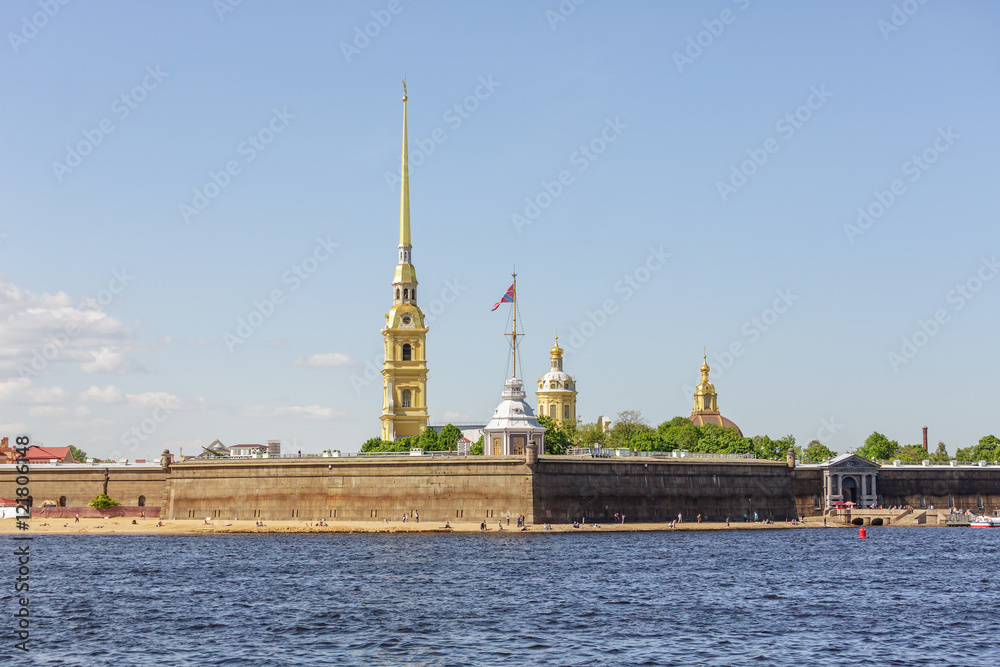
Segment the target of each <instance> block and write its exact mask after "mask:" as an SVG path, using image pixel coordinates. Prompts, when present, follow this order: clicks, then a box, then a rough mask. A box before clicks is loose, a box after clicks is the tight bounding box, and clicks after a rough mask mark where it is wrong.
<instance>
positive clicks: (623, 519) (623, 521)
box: [622, 512, 625, 524]
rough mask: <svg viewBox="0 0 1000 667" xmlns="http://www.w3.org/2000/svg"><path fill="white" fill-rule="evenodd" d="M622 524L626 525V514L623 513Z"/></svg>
mask: <svg viewBox="0 0 1000 667" xmlns="http://www.w3.org/2000/svg"><path fill="white" fill-rule="evenodd" d="M622 523H623V524H624V523H625V512H622Z"/></svg>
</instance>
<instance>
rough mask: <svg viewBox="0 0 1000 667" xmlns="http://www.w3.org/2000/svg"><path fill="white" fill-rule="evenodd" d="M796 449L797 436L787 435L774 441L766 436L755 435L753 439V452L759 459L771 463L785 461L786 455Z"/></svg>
mask: <svg viewBox="0 0 1000 667" xmlns="http://www.w3.org/2000/svg"><path fill="white" fill-rule="evenodd" d="M794 447H795V436H794V435H791V434H789V435H786V436H785V437H784V438H779V439H777V440H772V439H771V438H770V437H769V436H766V435H755V436H754V437H753V451H754V453H755V454H756V455H757V458H759V459H768V460H770V461H784V460H785V454H787V453H788V450H789V449H794Z"/></svg>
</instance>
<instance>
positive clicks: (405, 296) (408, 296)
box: [403, 287, 410, 299]
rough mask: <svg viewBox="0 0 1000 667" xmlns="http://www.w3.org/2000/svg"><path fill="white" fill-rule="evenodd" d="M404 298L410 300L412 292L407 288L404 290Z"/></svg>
mask: <svg viewBox="0 0 1000 667" xmlns="http://www.w3.org/2000/svg"><path fill="white" fill-rule="evenodd" d="M403 298H404V299H409V298H410V290H408V289H406V288H405V287H404V288H403Z"/></svg>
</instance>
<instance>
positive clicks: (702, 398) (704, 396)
mask: <svg viewBox="0 0 1000 667" xmlns="http://www.w3.org/2000/svg"><path fill="white" fill-rule="evenodd" d="M702 359H703V363H702V365H701V382H699V383H698V387H697V388H696V389H695V390H694V409H692V410H691V416H690V417H688V419H689V420H690V421H691V423H692V424H694V425H695V426H704V425H705V424H715V425H717V426H722V427H723V428H735V429H736V432H737V433H739V434H740V437H741V438H742V437H743V431H741V430H740V427H739V426H737V425H736V423H735V422H733V421H732V420H731V419H726V418H725V417H723V416H722V414H721V413H720V412H719V395H718V394H717V393H716V392H715V385H713V384H712V383H711V382H710V381H709V379H708V372H709V371H710V370H712V369H711V368H709V366H708V355H707V353H706V355H705V356H704V357H702Z"/></svg>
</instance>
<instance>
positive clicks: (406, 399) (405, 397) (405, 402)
mask: <svg viewBox="0 0 1000 667" xmlns="http://www.w3.org/2000/svg"><path fill="white" fill-rule="evenodd" d="M403 407H404V408H408V407H410V390H409V389H404V390H403Z"/></svg>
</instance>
